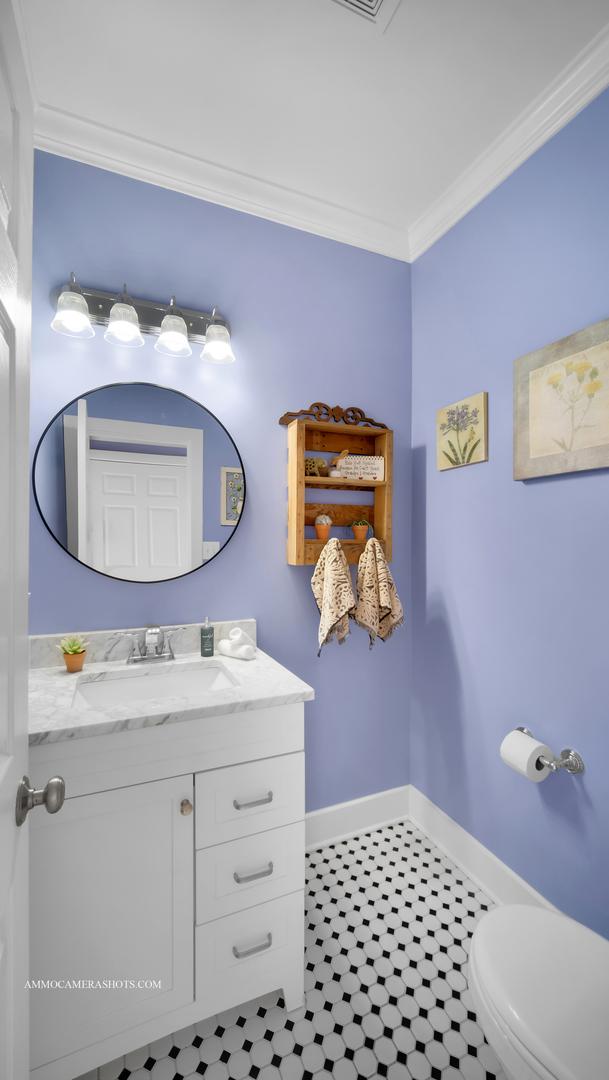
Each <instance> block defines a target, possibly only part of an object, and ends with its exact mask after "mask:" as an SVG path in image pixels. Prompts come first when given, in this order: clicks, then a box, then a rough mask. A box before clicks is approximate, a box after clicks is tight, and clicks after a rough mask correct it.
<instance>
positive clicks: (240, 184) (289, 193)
mask: <svg viewBox="0 0 609 1080" xmlns="http://www.w3.org/2000/svg"><path fill="white" fill-rule="evenodd" d="M34 124H35V132H34V142H35V145H36V147H37V148H38V149H39V150H47V151H48V152H49V153H51V154H58V155H59V156H60V157H68V158H72V159H74V160H76V161H82V162H84V163H85V164H86V165H95V166H97V167H98V168H100V169H109V170H110V171H111V172H116V173H121V174H122V175H123V176H130V177H132V178H133V179H134V180H142V181H144V183H148V184H157V185H158V186H159V187H165V188H169V189H171V190H172V191H180V192H182V194H184V195H192V196H194V197H195V198H197V199H205V200H206V201H207V202H211V203H219V204H220V205H221V206H229V207H232V209H233V210H242V211H244V212H245V213H247V214H253V215H254V216H255V217H262V218H266V219H268V220H270V221H276V222H279V223H280V224H282V225H289V226H291V227H292V228H293V229H301V230H303V231H304V232H309V233H314V234H316V235H318V236H326V237H328V238H329V239H330V240H338V241H339V242H340V243H342V244H350V245H351V246H352V247H358V248H364V249H365V250H367V251H375V252H378V254H380V255H388V256H389V257H391V258H394V259H401V260H403V261H407V260H408V236H407V233H406V230H405V229H400V228H398V227H396V226H395V225H394V224H392V223H391V222H388V221H383V220H382V219H380V218H375V217H370V216H369V215H367V214H362V213H359V212H358V211H356V210H351V209H349V208H347V207H344V206H339V205H338V204H336V203H332V202H329V201H327V200H325V199H319V198H316V197H315V196H312V195H307V194H305V192H303V191H298V190H297V189H295V188H290V187H285V186H283V185H281V184H275V183H272V182H271V181H269V180H264V179H262V178H261V177H258V176H251V175H249V174H247V173H243V172H240V171H239V170H237V169H229V168H226V167H224V166H222V165H215V164H214V163H213V162H211V161H205V160H203V159H201V158H197V157H195V156H194V155H192V154H185V153H183V152H182V151H180V150H173V149H171V147H168V146H163V145H161V144H160V143H155V142H152V141H150V140H148V139H142V138H139V137H136V136H133V135H129V134H128V133H127V132H124V131H117V130H115V129H113V128H108V127H106V126H105V125H104V124H98V123H94V122H93V121H91V120H85V119H83V118H82V117H80V116H75V115H74V114H72V113H69V112H65V111H64V110H63V109H56V108H54V107H52V106H50V105H44V104H40V105H38V107H37V109H36V113H35V117H34Z"/></svg>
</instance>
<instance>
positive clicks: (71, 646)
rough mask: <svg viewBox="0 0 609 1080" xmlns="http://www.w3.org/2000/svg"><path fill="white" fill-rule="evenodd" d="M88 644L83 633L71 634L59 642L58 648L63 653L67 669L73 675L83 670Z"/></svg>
mask: <svg viewBox="0 0 609 1080" xmlns="http://www.w3.org/2000/svg"><path fill="white" fill-rule="evenodd" d="M88 644H89V642H88V641H85V639H84V638H83V636H82V634H69V635H68V636H67V637H64V638H62V639H61V641H60V642H59V645H58V646H57V648H58V649H59V651H60V652H61V653H62V654H63V659H64V663H65V665H66V670H67V671H68V672H69V673H70V674H71V675H73V674H75V672H77V671H82V666H83V664H84V662H85V656H86V655H87V645H88Z"/></svg>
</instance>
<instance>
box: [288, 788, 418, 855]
mask: <svg viewBox="0 0 609 1080" xmlns="http://www.w3.org/2000/svg"><path fill="white" fill-rule="evenodd" d="M405 817H408V784H405V785H404V786H403V787H397V788H389V790H388V791H378V792H377V793H376V794H375V795H365V796H364V797H363V798H362V799H351V801H350V802H344V803H336V804H335V805H334V806H324V807H323V809H322V810H312V811H311V812H310V813H309V814H307V815H306V818H305V842H306V846H307V850H310V849H311V848H317V847H321V846H322V845H323V844H330V843H333V842H334V841H335V840H344V839H346V837H348V836H353V835H354V834H355V833H358V832H364V831H365V830H366V829H378V828H380V826H381V825H389V823H390V822H393V821H402V820H403V819H404V818H405Z"/></svg>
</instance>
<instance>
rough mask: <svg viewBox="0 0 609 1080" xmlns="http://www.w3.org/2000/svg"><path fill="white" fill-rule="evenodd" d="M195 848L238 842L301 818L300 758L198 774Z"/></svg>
mask: <svg viewBox="0 0 609 1080" xmlns="http://www.w3.org/2000/svg"><path fill="white" fill-rule="evenodd" d="M195 807H196V810H195V813H196V827H195V840H196V846H197V847H198V848H204V847H209V846H210V845H211V844H222V843H224V842H225V841H226V840H237V839H238V838H239V837H241V836H251V835H252V833H258V832H262V831H263V830H265V829H275V828H277V827H278V826H280V825H289V824H290V823H291V822H293V821H299V820H301V819H302V818H304V754H302V753H300V754H285V755H284V756H283V757H275V758H266V759H265V760H264V761H250V762H248V763H247V764H246V765H232V766H230V767H229V768H227V769H214V770H212V771H210V772H204V773H197V776H196V777H195Z"/></svg>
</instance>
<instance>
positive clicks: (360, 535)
mask: <svg viewBox="0 0 609 1080" xmlns="http://www.w3.org/2000/svg"><path fill="white" fill-rule="evenodd" d="M351 528H352V530H353V539H354V540H356V541H357V543H358V544H365V543H366V540H367V539H368V529H369V528H370V525H369V524H368V522H367V521H366V522H358V523H357V524H356V523H355V522H354V524H353V525H352V526H351Z"/></svg>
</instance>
